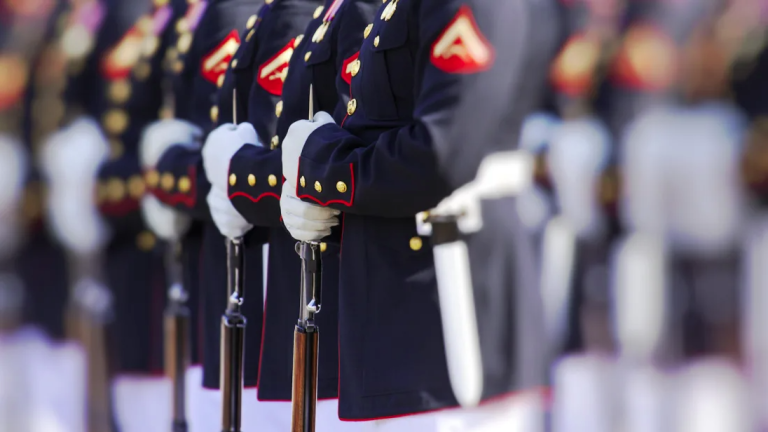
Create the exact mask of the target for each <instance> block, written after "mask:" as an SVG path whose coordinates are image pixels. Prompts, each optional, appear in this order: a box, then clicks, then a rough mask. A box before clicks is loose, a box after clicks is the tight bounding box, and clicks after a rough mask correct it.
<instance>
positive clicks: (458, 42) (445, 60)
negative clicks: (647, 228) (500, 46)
mask: <svg viewBox="0 0 768 432" xmlns="http://www.w3.org/2000/svg"><path fill="white" fill-rule="evenodd" d="M494 57H495V52H494V49H493V46H492V45H491V44H490V42H488V40H487V39H486V38H485V36H484V35H483V33H482V32H481V31H480V28H479V27H478V26H477V22H476V21H475V17H474V15H473V14H472V10H471V9H470V8H469V7H468V6H466V5H464V6H462V7H461V8H459V11H458V12H457V13H456V16H455V17H453V19H452V20H451V22H450V23H448V25H447V26H446V27H445V29H444V30H443V32H442V33H441V34H440V36H438V37H437V40H436V41H435V43H434V44H432V56H431V61H432V64H433V65H435V67H436V68H438V69H440V70H441V71H443V72H447V73H455V74H473V73H477V72H482V71H484V70H487V69H488V68H490V67H491V65H492V64H493V61H494Z"/></svg>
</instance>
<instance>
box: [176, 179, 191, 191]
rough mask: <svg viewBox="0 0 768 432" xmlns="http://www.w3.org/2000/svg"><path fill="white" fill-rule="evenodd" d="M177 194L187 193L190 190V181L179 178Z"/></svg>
mask: <svg viewBox="0 0 768 432" xmlns="http://www.w3.org/2000/svg"><path fill="white" fill-rule="evenodd" d="M178 187H179V192H182V193H187V192H189V190H190V189H192V181H191V180H190V179H189V177H187V176H183V177H179V186H178Z"/></svg>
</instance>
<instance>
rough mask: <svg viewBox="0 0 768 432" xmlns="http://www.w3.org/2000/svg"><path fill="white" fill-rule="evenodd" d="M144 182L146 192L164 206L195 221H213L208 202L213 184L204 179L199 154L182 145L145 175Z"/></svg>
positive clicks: (166, 154)
mask: <svg viewBox="0 0 768 432" xmlns="http://www.w3.org/2000/svg"><path fill="white" fill-rule="evenodd" d="M145 181H146V184H147V190H148V191H149V192H150V193H152V194H153V195H154V196H156V197H157V199H159V200H160V201H161V202H162V203H164V204H166V205H168V206H170V207H173V208H175V209H177V210H179V211H182V212H184V213H186V214H189V215H190V216H192V218H194V219H198V220H210V213H209V210H208V203H207V201H206V199H205V198H206V196H207V195H208V192H209V191H210V190H211V184H210V183H209V182H208V179H207V178H206V177H205V170H204V169H203V158H202V155H201V153H200V150H192V149H189V148H187V147H183V146H180V145H177V146H173V147H171V148H169V149H168V150H167V151H166V152H165V153H163V156H162V157H161V158H160V161H158V163H157V166H156V167H155V169H154V170H149V171H147V172H146V173H145Z"/></svg>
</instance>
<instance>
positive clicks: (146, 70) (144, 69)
mask: <svg viewBox="0 0 768 432" xmlns="http://www.w3.org/2000/svg"><path fill="white" fill-rule="evenodd" d="M183 66H184V64H183V63H182V68H183ZM151 73H152V66H150V65H149V63H147V62H144V61H142V62H141V63H139V64H137V65H136V66H135V67H134V68H133V75H134V76H135V77H136V79H137V80H139V81H144V80H146V79H147V78H149V74H151Z"/></svg>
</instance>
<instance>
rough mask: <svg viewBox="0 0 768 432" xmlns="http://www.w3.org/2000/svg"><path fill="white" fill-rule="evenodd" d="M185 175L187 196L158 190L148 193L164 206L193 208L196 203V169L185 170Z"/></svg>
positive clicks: (153, 189)
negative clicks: (187, 180)
mask: <svg viewBox="0 0 768 432" xmlns="http://www.w3.org/2000/svg"><path fill="white" fill-rule="evenodd" d="M187 175H188V176H189V181H190V188H189V195H187V194H184V193H182V192H177V193H168V192H165V191H164V190H162V189H159V188H152V189H150V191H151V192H152V195H154V196H156V197H157V199H159V200H160V201H161V202H163V203H164V204H166V205H170V206H175V205H177V204H184V205H185V206H187V207H189V208H193V207H195V203H196V202H197V168H196V167H194V166H191V167H189V168H188V169H187Z"/></svg>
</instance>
